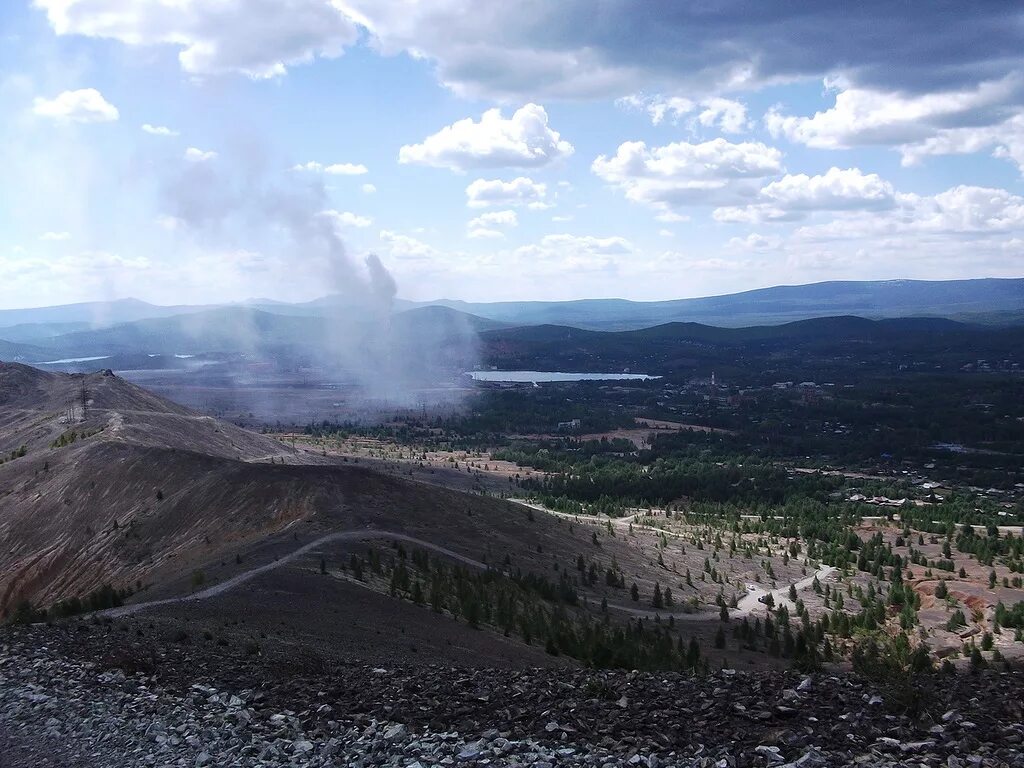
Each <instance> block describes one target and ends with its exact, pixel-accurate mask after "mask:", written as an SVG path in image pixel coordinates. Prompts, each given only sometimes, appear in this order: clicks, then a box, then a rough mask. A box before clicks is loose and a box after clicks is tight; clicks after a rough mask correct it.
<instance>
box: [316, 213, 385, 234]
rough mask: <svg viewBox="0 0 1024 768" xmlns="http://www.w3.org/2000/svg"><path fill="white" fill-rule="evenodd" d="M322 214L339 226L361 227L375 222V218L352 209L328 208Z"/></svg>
mask: <svg viewBox="0 0 1024 768" xmlns="http://www.w3.org/2000/svg"><path fill="white" fill-rule="evenodd" d="M320 215H321V216H323V217H324V218H327V219H330V221H331V222H332V223H333V224H334V226H335V227H337V228H345V227H358V228H360V229H361V228H363V227H368V226H370V225H371V224H373V219H371V218H368V217H366V216H360V215H359V214H357V213H352V212H351V211H335V210H327V211H321V212H320Z"/></svg>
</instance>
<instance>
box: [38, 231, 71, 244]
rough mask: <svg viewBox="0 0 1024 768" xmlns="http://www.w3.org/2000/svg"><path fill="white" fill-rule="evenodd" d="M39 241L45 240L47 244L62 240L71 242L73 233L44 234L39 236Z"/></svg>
mask: <svg viewBox="0 0 1024 768" xmlns="http://www.w3.org/2000/svg"><path fill="white" fill-rule="evenodd" d="M39 239H40V240H43V241H46V242H59V241H61V240H70V239H71V233H70V232H44V233H43V234H41V235H40V236H39Z"/></svg>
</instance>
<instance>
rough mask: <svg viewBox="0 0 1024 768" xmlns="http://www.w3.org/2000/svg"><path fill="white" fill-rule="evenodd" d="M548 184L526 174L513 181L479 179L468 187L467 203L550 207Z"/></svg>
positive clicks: (485, 205)
mask: <svg viewBox="0 0 1024 768" xmlns="http://www.w3.org/2000/svg"><path fill="white" fill-rule="evenodd" d="M547 193H548V188H547V185H546V184H544V183H541V182H536V181H534V180H533V179H530V178H527V177H526V176H519V177H517V178H515V179H512V181H502V180H501V179H477V180H476V181H474V182H473V183H472V184H470V185H469V186H468V187H466V205H468V206H469V207H470V208H487V207H489V206H499V205H515V206H527V207H532V208H540V207H548V205H549V204H548V202H547V200H546V198H547Z"/></svg>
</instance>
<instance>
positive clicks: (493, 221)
mask: <svg viewBox="0 0 1024 768" xmlns="http://www.w3.org/2000/svg"><path fill="white" fill-rule="evenodd" d="M518 225H519V217H518V216H517V215H516V212H515V211H488V212H487V213H482V214H480V215H479V216H477V217H476V218H475V219H473V220H472V221H470V222H469V224H468V225H467V226H469V227H493V226H498V227H515V226H518Z"/></svg>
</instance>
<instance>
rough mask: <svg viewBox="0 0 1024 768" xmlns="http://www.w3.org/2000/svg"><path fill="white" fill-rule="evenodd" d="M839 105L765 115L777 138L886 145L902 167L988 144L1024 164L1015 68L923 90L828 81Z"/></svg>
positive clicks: (821, 144)
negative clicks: (955, 86)
mask: <svg viewBox="0 0 1024 768" xmlns="http://www.w3.org/2000/svg"><path fill="white" fill-rule="evenodd" d="M826 87H827V88H829V89H830V90H833V91H836V96H835V103H834V105H833V106H832V107H830V108H829V109H826V110H823V111H820V112H816V113H815V114H814V115H812V116H809V117H807V116H800V115H787V114H785V113H784V111H783V110H782V109H781V108H780V107H776V108H773V109H771V110H769V112H768V113H767V114H766V115H765V119H764V122H765V126H766V127H767V129H768V130H769V131H770V132H771V134H772V135H773V136H785V137H786V138H787V139H789V140H790V141H793V142H797V143H800V144H806V145H807V146H809V147H815V148H820V149H848V148H851V147H859V146H870V145H876V146H889V147H894V148H896V149H898V150H899V151H900V153H901V154H902V156H903V162H904V164H905V165H909V164H913V163H915V162H918V161H919V160H920V159H921V158H923V157H925V156H927V155H939V154H961V153H966V152H976V151H980V150H983V149H991V150H992V151H993V152H994V153H995V154H996V155H997V156H1000V157H1007V158H1008V159H1011V160H1013V161H1014V162H1016V163H1017V165H1018V166H1019V167H1021V168H1022V169H1024V109H1022V108H1021V104H1022V103H1024V75H1022V73H1020V72H1014V73H1012V74H1010V75H1006V76H1003V77H1001V78H999V79H997V80H991V81H986V82H982V83H978V84H976V85H972V86H970V87H969V88H965V89H961V90H955V91H943V92H934V93H924V94H905V93H898V92H892V91H886V90H881V89H867V88H856V87H850V86H849V85H848V84H847V83H846V82H845V81H844V80H842V79H840V80H827V81H826Z"/></svg>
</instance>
